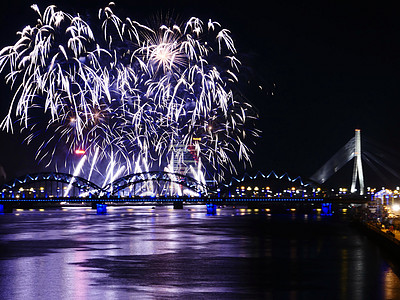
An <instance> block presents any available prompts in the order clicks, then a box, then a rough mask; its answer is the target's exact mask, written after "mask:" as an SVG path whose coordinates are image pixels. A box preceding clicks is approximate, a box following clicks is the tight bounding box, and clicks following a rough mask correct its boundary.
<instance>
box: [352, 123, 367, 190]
mask: <svg viewBox="0 0 400 300" xmlns="http://www.w3.org/2000/svg"><path fill="white" fill-rule="evenodd" d="M354 139H355V140H354V167H353V180H352V182H351V189H350V192H351V193H354V192H355V191H356V182H357V177H358V181H359V184H360V195H364V173H363V168H362V163H361V131H360V129H356V132H355V137H354Z"/></svg>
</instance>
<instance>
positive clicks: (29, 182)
mask: <svg viewBox="0 0 400 300" xmlns="http://www.w3.org/2000/svg"><path fill="white" fill-rule="evenodd" d="M66 191H68V193H69V194H70V195H73V196H79V195H82V194H86V195H88V194H89V193H90V194H93V195H101V194H102V193H104V191H103V189H102V188H101V187H99V186H97V185H96V184H94V183H93V182H90V181H88V180H86V179H85V178H82V177H79V176H73V175H71V174H67V173H58V172H43V173H35V174H28V175H25V176H21V177H18V178H15V179H14V180H12V181H11V182H9V183H7V184H4V185H3V188H2V191H1V192H2V196H3V198H4V197H7V196H8V197H10V196H12V197H16V196H17V195H19V196H20V197H21V198H36V197H46V198H47V197H50V196H51V197H63V196H64V194H65V192H66Z"/></svg>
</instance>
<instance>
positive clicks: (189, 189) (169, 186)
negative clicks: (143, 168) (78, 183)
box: [104, 171, 208, 196]
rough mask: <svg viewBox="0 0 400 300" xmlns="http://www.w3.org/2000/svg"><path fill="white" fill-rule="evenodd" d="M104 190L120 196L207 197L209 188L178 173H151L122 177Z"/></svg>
mask: <svg viewBox="0 0 400 300" xmlns="http://www.w3.org/2000/svg"><path fill="white" fill-rule="evenodd" d="M104 190H106V191H108V192H109V193H111V194H112V195H119V196H132V195H143V196H157V195H158V196H164V195H171V194H172V195H178V196H191V195H195V196H199V195H207V194H208V188H207V186H206V185H205V184H203V183H201V182H199V181H197V180H196V179H194V178H192V177H190V176H187V175H182V174H178V173H171V172H164V171H150V172H142V173H136V174H130V175H127V176H124V177H121V178H119V179H117V180H115V181H113V182H111V183H110V184H108V185H107V186H106V187H105V188H104Z"/></svg>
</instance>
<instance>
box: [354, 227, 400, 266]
mask: <svg viewBox="0 0 400 300" xmlns="http://www.w3.org/2000/svg"><path fill="white" fill-rule="evenodd" d="M355 224H356V225H357V227H359V228H360V229H361V231H363V232H364V233H365V234H366V235H367V237H369V238H370V239H372V240H373V241H374V242H375V243H377V244H378V245H379V246H380V247H382V248H383V249H384V250H385V251H386V252H388V253H389V254H390V255H391V258H392V259H393V260H395V261H396V263H397V264H400V232H399V231H398V230H394V231H393V230H389V229H387V228H384V227H382V225H381V224H380V223H375V222H371V221H363V220H357V221H356V222H355Z"/></svg>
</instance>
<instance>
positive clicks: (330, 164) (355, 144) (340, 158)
mask: <svg viewBox="0 0 400 300" xmlns="http://www.w3.org/2000/svg"><path fill="white" fill-rule="evenodd" d="M361 156H362V152H361V132H360V129H356V130H355V136H354V137H353V138H351V139H350V141H348V142H347V143H346V144H345V145H344V146H343V147H342V148H341V149H340V150H339V151H338V152H336V153H335V155H333V156H332V157H331V158H330V159H329V160H328V161H327V162H326V163H325V164H324V165H323V166H322V167H321V168H320V169H319V170H318V171H317V172H315V173H314V174H313V175H312V176H311V177H310V179H311V180H313V181H314V182H316V183H318V184H323V183H324V182H326V181H327V180H328V179H329V178H330V177H331V176H332V175H333V174H335V173H336V172H337V171H339V170H340V169H341V168H342V167H343V166H344V165H346V164H347V163H348V162H349V161H350V160H352V159H353V158H354V168H353V178H352V182H351V188H350V191H351V193H355V192H356V191H357V189H356V183H357V178H358V180H359V184H360V189H359V194H360V195H364V173H363V168H362V162H361Z"/></svg>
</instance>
